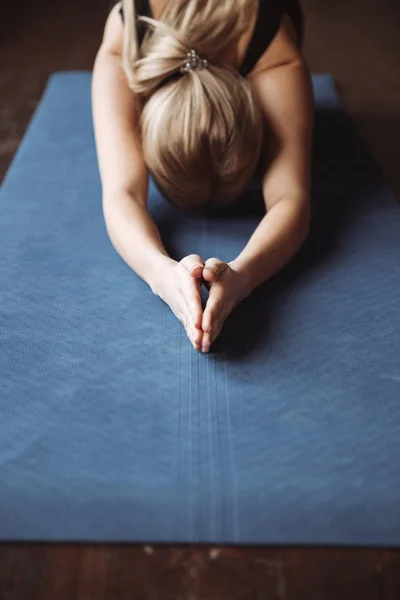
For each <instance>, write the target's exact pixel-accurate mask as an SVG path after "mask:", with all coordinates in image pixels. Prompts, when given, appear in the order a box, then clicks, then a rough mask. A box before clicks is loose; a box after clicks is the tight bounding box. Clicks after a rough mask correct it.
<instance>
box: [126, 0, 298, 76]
mask: <svg viewBox="0 0 400 600" xmlns="http://www.w3.org/2000/svg"><path fill="white" fill-rule="evenodd" d="M133 1H134V2H135V7H136V15H137V16H146V17H151V16H152V13H151V6H150V2H149V0H133ZM119 12H120V14H121V17H122V20H123V19H124V13H123V9H122V6H121V8H120V10H119ZM284 14H288V15H289V16H290V17H291V18H292V20H293V23H294V26H295V28H296V31H297V36H298V41H299V44H300V46H301V45H302V43H303V35H304V14H303V10H302V7H301V4H300V0H260V2H259V10H258V15H257V21H256V24H255V26H254V30H253V35H252V37H251V39H250V42H249V45H248V48H247V51H246V54H245V57H244V60H243V63H242V65H241V66H240V69H239V72H240V74H241V75H243V76H244V77H245V76H246V75H247V74H248V73H250V71H251V70H252V69H253V68H254V66H255V65H256V63H257V61H258V60H259V59H260V57H261V56H262V55H263V54H264V52H265V50H266V49H267V48H268V46H269V45H270V43H271V42H272V40H273V39H274V37H275V35H276V34H277V32H278V29H279V26H280V23H281V19H282V17H283V15H284ZM146 27H147V25H146V23H143V22H142V21H139V20H138V21H137V28H138V29H137V31H138V42H139V46H140V44H141V43H142V41H143V38H144V34H145V32H146Z"/></svg>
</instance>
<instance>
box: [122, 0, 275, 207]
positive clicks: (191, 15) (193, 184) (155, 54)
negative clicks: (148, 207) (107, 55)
mask: <svg viewBox="0 0 400 600" xmlns="http://www.w3.org/2000/svg"><path fill="white" fill-rule="evenodd" d="M123 2H124V13H125V15H126V17H125V39H124V60H123V65H124V69H125V73H126V75H127V79H128V82H129V85H130V87H131V89H132V91H133V92H134V93H135V94H137V95H138V96H139V97H140V98H141V99H142V112H141V121H140V132H141V140H142V147H143V153H144V159H145V162H146V165H147V167H148V169H149V172H150V173H151V174H152V176H153V179H154V180H155V182H156V183H157V185H158V186H159V187H160V189H161V190H162V191H163V193H164V195H165V196H166V198H167V199H168V200H169V201H170V202H172V203H173V204H174V205H176V206H179V207H182V208H186V209H188V208H189V209H190V208H199V207H203V206H205V205H210V204H211V205H213V204H215V205H224V204H228V203H230V202H232V201H234V200H236V199H237V198H238V197H239V196H240V195H241V193H242V192H243V191H244V189H245V187H246V185H247V184H248V182H249V180H250V179H251V177H252V175H253V174H254V171H255V169H256V166H257V164H258V160H259V155H260V151H261V146H262V137H263V122H262V116H261V110H260V108H259V105H258V103H257V100H256V98H255V97H254V96H253V92H252V88H251V86H250V83H249V82H248V81H247V80H246V79H245V78H243V77H242V76H241V75H240V74H239V73H238V72H237V71H236V70H235V69H234V68H232V67H231V66H229V65H227V64H226V56H227V55H228V53H229V50H230V49H232V47H234V44H235V42H237V40H238V38H239V37H240V35H241V34H242V33H243V31H244V29H245V28H246V26H247V24H248V19H249V8H251V7H252V6H254V2H253V0H237V2H235V3H230V2H218V1H216V0H170V2H167V4H166V7H165V10H164V11H163V14H162V18H160V19H159V20H158V21H155V20H153V19H148V18H143V20H144V21H146V22H147V23H148V25H149V27H148V30H147V32H146V35H145V38H144V41H143V43H142V46H141V48H140V50H139V48H138V47H137V39H136V27H135V24H134V23H135V18H136V15H135V14H134V9H133V3H132V0H123ZM232 4H234V6H232ZM192 49H195V50H196V52H197V53H198V55H199V56H200V57H201V58H202V59H206V60H207V63H208V64H207V67H206V68H202V69H198V70H197V69H196V70H191V71H188V72H184V73H182V72H181V67H182V65H183V64H184V63H185V60H186V56H187V53H188V52H189V51H190V50H192ZM224 61H225V63H224Z"/></svg>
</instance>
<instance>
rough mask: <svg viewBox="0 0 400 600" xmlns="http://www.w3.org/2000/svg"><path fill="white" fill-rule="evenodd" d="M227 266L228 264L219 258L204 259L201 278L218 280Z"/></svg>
mask: <svg viewBox="0 0 400 600" xmlns="http://www.w3.org/2000/svg"><path fill="white" fill-rule="evenodd" d="M228 268H229V266H228V264H227V263H226V262H224V261H223V260H220V259H219V258H209V259H208V260H206V263H205V266H204V270H203V278H204V279H205V280H206V281H218V279H219V278H220V277H221V275H222V273H224V272H225V271H226V269H228Z"/></svg>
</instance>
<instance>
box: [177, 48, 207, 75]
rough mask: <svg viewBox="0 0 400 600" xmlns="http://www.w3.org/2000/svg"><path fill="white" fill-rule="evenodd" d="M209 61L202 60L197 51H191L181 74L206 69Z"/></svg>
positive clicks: (181, 69)
mask: <svg viewBox="0 0 400 600" xmlns="http://www.w3.org/2000/svg"><path fill="white" fill-rule="evenodd" d="M207 65H208V61H207V60H206V59H205V58H200V56H199V55H198V54H197V52H196V50H190V52H188V53H187V55H186V59H185V62H184V63H183V64H182V66H181V68H180V72H181V73H188V72H189V71H198V70H200V69H204V68H206V67H207Z"/></svg>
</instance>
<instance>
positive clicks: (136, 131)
mask: <svg viewBox="0 0 400 600" xmlns="http://www.w3.org/2000/svg"><path fill="white" fill-rule="evenodd" d="M302 39H303V15H302V11H301V8H300V6H299V4H298V0H224V1H223V2H222V1H221V0H150V1H149V0H144V1H142V0H122V2H119V3H118V4H116V5H115V6H114V7H113V8H112V10H111V12H110V14H109V16H108V19H107V22H106V26H105V30H104V36H103V40H102V43H101V46H100V49H99V51H98V53H97V57H96V61H95V65H94V71H93V84H92V104H93V119H94V128H95V137H96V147H97V154H98V161H99V169H100V176H101V182H102V193H103V211H104V217H105V222H106V227H107V232H108V235H109V237H110V240H111V241H112V243H113V245H114V247H115V249H116V250H117V252H118V253H119V254H120V256H121V257H122V258H123V259H124V260H125V261H126V263H127V264H128V265H129V266H130V267H131V268H132V269H133V270H134V271H135V272H136V273H137V274H138V275H139V276H140V277H141V278H142V279H144V280H145V281H146V282H147V283H148V284H149V286H150V288H151V290H152V291H153V293H155V294H157V295H158V296H160V298H162V300H164V302H166V303H167V304H168V305H169V306H170V308H171V309H172V311H173V312H174V314H175V315H176V316H177V317H178V319H179V320H180V321H181V322H182V323H183V325H184V327H185V330H186V332H187V335H188V336H189V338H190V340H191V342H192V344H193V346H194V348H195V349H196V350H202V351H203V352H208V351H209V348H210V345H211V344H212V343H213V341H214V340H215V338H216V337H217V336H218V335H219V333H220V331H221V329H222V326H223V324H224V322H225V320H226V318H227V317H228V315H229V314H230V313H231V312H232V310H233V309H234V308H235V307H236V306H237V304H238V303H239V302H240V301H241V300H242V299H243V298H245V297H246V296H248V295H249V294H250V293H251V292H252V290H254V289H255V288H256V287H257V286H258V285H260V284H261V283H262V282H263V281H265V280H266V279H268V278H270V277H271V276H272V275H273V274H275V273H276V272H277V271H279V270H280V269H282V268H283V267H284V266H285V265H286V264H287V263H288V262H289V260H290V259H291V258H292V257H293V256H294V255H295V254H296V253H297V251H298V250H299V249H300V247H301V246H302V244H303V243H304V241H305V239H306V238H307V235H308V229H309V221H310V188H311V149H312V129H313V108H314V104H313V93H312V85H311V78H310V74H309V71H308V68H307V65H306V63H305V61H304V58H303V56H302V53H301V45H302ZM260 165H261V168H262V182H263V183H262V189H263V196H264V200H265V207H266V211H267V212H266V215H265V216H264V218H263V219H262V220H261V222H260V223H259V225H258V227H257V228H256V230H255V232H254V234H253V235H252V236H251V238H250V240H249V242H248V244H247V245H246V247H245V248H244V249H243V251H242V252H241V253H240V255H239V256H237V257H232V261H231V262H229V263H225V262H223V261H221V260H219V259H218V258H208V260H206V261H203V258H202V257H200V256H197V255H190V256H187V257H185V258H184V259H183V260H181V261H180V262H177V261H175V260H173V259H172V258H171V257H169V256H168V253H167V252H166V250H165V248H164V246H163V243H162V240H161V238H160V234H159V232H158V230H157V228H156V225H155V223H154V221H153V220H152V219H151V217H150V215H149V213H148V211H147V208H146V207H147V193H148V174H149V173H151V175H152V176H153V178H154V180H155V182H156V183H157V184H158V186H159V187H160V188H161V189H162V190H163V193H164V195H165V197H166V198H167V199H168V200H169V201H170V202H172V203H173V204H175V205H176V206H178V207H182V208H185V209H188V208H190V207H193V208H195V207H199V206H203V205H205V204H208V203H212V204H221V205H226V204H228V203H229V202H232V201H233V200H237V199H238V198H239V199H240V194H241V192H242V191H243V190H244V188H245V186H246V184H247V183H248V182H249V180H250V179H251V177H252V175H253V174H254V171H255V169H256V167H257V166H260ZM202 283H205V285H206V286H207V287H208V289H209V297H208V301H207V304H206V307H205V309H204V312H203V309H202V305H201V298H200V287H201V285H202Z"/></svg>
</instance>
